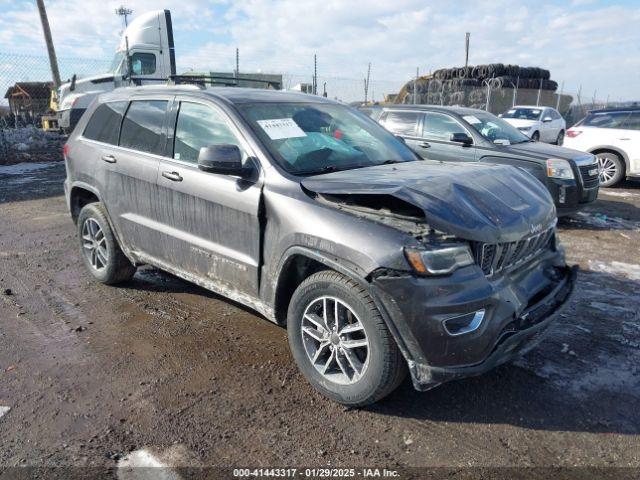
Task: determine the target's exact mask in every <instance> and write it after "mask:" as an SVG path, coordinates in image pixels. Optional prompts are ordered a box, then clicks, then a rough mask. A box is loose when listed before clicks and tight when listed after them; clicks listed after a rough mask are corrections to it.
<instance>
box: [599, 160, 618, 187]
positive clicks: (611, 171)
mask: <svg viewBox="0 0 640 480" xmlns="http://www.w3.org/2000/svg"><path fill="white" fill-rule="evenodd" d="M598 165H599V167H600V182H601V183H608V182H610V181H611V180H612V179H613V177H615V175H616V164H615V162H614V161H613V160H611V159H610V158H608V157H598Z"/></svg>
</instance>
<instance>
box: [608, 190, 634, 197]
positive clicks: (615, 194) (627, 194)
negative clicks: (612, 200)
mask: <svg viewBox="0 0 640 480" xmlns="http://www.w3.org/2000/svg"><path fill="white" fill-rule="evenodd" d="M600 193H602V194H604V195H608V196H610V197H619V198H636V197H640V193H635V192H616V191H613V190H600Z"/></svg>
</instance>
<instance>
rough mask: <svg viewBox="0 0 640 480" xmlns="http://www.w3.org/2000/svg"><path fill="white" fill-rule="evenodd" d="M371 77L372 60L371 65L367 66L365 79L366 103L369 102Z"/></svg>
mask: <svg viewBox="0 0 640 480" xmlns="http://www.w3.org/2000/svg"><path fill="white" fill-rule="evenodd" d="M370 78H371V62H369V66H368V67H367V78H365V80H364V104H365V105H366V104H367V100H368V97H369V79H370Z"/></svg>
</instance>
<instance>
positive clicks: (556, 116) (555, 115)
mask: <svg viewBox="0 0 640 480" xmlns="http://www.w3.org/2000/svg"><path fill="white" fill-rule="evenodd" d="M551 118H553V119H554V120H561V119H562V115H560V114H559V113H558V111H557V110H551Z"/></svg>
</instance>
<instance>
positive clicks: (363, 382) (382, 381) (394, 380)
mask: <svg viewBox="0 0 640 480" xmlns="http://www.w3.org/2000/svg"><path fill="white" fill-rule="evenodd" d="M336 304H338V307H336ZM336 308H338V312H339V313H338V318H341V319H342V320H341V322H340V328H342V329H343V330H342V331H343V332H346V330H344V328H345V326H348V327H349V329H350V330H352V331H353V333H351V332H348V333H343V334H342V335H338V332H340V328H338V330H337V331H336V330H333V329H332V327H333V325H334V321H333V319H334V318H335V314H334V313H333V312H335V309H336ZM349 312H351V315H350V314H349ZM326 326H328V327H329V328H328V329H327V328H326ZM303 328H304V329H305V330H304V331H303ZM287 331H288V336H289V346H290V347H291V352H292V354H293V357H294V359H295V361H296V363H297V364H298V367H299V368H300V371H301V372H302V373H303V375H304V376H305V377H306V378H307V380H308V381H309V383H311V385H312V386H313V387H314V388H316V389H317V390H318V391H320V393H322V394H323V395H325V396H326V397H328V398H330V399H332V400H334V401H336V402H338V403H341V404H343V405H348V406H351V407H362V406H365V405H369V404H371V403H374V402H376V401H378V400H380V399H381V398H383V397H385V396H387V395H388V394H389V393H391V392H392V391H393V390H395V389H396V388H397V387H398V385H400V383H401V382H402V380H403V379H404V378H405V376H406V374H407V366H406V363H405V361H404V358H403V357H402V354H401V352H400V349H399V348H398V346H397V345H396V343H395V340H394V339H393V337H392V336H391V333H390V332H389V330H388V329H387V327H386V325H385V323H384V320H383V319H382V316H381V315H380V312H379V311H378V309H377V308H376V306H375V303H374V302H373V299H372V298H371V297H370V296H369V294H368V293H367V291H366V290H365V289H364V288H362V287H361V286H360V285H358V284H357V283H356V282H355V281H353V280H351V279H350V278H348V277H345V276H344V275H341V274H339V273H337V272H334V271H331V270H324V271H321V272H318V273H315V274H313V275H311V276H310V277H308V278H307V279H306V280H304V281H303V282H302V283H301V284H300V285H299V286H298V288H297V289H296V291H295V292H294V294H293V296H292V298H291V302H290V304H289V310H288V314H287ZM323 331H324V332H325V333H330V335H328V336H326V335H325V336H324V337H323V336H322V335H321V334H320V333H321V332H323ZM307 332H310V333H312V335H310V334H309V333H307ZM321 338H322V339H321ZM327 342H328V343H327ZM343 342H344V343H343ZM347 343H350V345H356V344H360V345H362V344H363V343H367V346H366V347H364V346H360V347H353V346H350V347H347V346H346V345H347ZM323 345H324V347H323ZM312 356H316V358H317V360H316V361H315V363H314V361H313V358H312ZM354 365H355V367H353V366H354ZM326 366H328V367H329V368H326ZM323 368H324V369H326V373H323V372H322V371H321V370H322V369H323ZM358 368H359V370H360V374H358V373H357V371H358V370H357V369H358Z"/></svg>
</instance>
